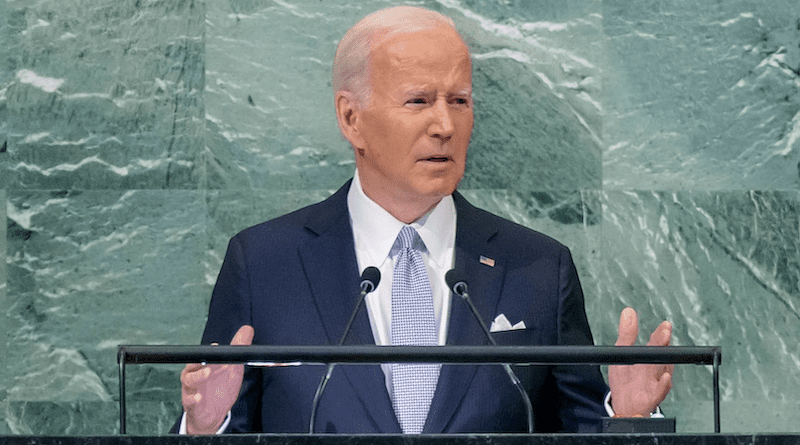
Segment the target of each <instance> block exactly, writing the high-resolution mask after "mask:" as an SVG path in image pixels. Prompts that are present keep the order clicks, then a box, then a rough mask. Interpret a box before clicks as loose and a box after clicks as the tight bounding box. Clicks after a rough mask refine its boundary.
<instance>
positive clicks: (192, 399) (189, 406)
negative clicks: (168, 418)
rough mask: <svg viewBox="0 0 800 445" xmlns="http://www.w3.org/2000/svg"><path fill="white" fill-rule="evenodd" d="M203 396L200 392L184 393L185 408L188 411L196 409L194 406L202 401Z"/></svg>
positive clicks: (182, 397) (182, 398)
mask: <svg viewBox="0 0 800 445" xmlns="http://www.w3.org/2000/svg"><path fill="white" fill-rule="evenodd" d="M202 398H203V396H202V395H201V394H199V393H191V394H189V393H184V394H183V395H182V396H181V404H183V409H184V410H185V411H186V412H187V413H188V412H191V411H192V410H194V408H195V407H196V406H197V405H198V404H199V403H200V400H202Z"/></svg>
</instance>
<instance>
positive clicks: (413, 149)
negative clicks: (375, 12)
mask: <svg viewBox="0 0 800 445" xmlns="http://www.w3.org/2000/svg"><path fill="white" fill-rule="evenodd" d="M371 54H372V57H371V60H370V79H371V86H372V89H371V90H372V94H371V100H370V103H369V104H368V105H367V107H366V108H365V109H363V110H360V111H358V112H356V114H357V117H356V123H357V130H358V131H357V132H358V136H359V137H357V138H355V140H354V139H351V142H352V143H353V146H354V148H355V151H356V165H357V167H358V169H359V176H360V179H361V184H362V187H363V189H364V192H365V193H366V194H367V196H369V197H370V199H372V200H373V201H375V202H377V203H378V204H379V205H381V206H382V207H383V208H385V209H386V210H387V211H389V213H391V214H392V215H394V216H395V217H396V218H398V219H400V220H402V221H404V222H411V221H413V220H415V219H417V218H419V217H420V216H422V215H423V214H424V213H425V212H426V211H428V210H429V209H430V208H432V207H433V206H435V205H436V204H437V203H438V202H439V201H440V200H441V199H442V198H443V197H444V196H447V195H449V194H451V193H453V191H454V190H455V189H456V186H457V185H458V183H459V181H460V180H461V177H462V176H463V175H464V167H465V164H466V159H467V148H468V147H469V140H470V136H471V134H472V125H473V112H472V66H471V62H470V57H469V51H468V50H467V47H466V46H465V45H464V43H463V42H462V41H461V38H460V37H458V35H457V34H456V33H455V32H454V31H453V30H452V29H449V28H446V27H442V28H441V29H438V28H437V29H432V30H425V31H418V32H413V33H406V34H400V35H396V36H393V37H391V38H389V39H388V40H386V41H384V42H383V43H381V44H379V46H377V47H376V48H373V49H372V53H371ZM409 219H410V220H409Z"/></svg>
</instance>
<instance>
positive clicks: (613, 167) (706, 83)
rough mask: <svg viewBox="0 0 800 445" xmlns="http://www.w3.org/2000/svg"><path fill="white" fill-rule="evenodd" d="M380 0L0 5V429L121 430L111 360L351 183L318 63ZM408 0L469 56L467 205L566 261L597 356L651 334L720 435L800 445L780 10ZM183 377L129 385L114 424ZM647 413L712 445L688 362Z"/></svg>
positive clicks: (794, 253) (188, 328)
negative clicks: (239, 245) (678, 354)
mask: <svg viewBox="0 0 800 445" xmlns="http://www.w3.org/2000/svg"><path fill="white" fill-rule="evenodd" d="M399 3H404V2H394V1H388V0H367V1H363V2H346V1H319V0H207V1H201V0H171V1H141V0H90V1H89V0H87V1H84V2H72V1H67V2H65V1H62V0H38V1H30V0H0V60H2V62H1V63H0V202H3V203H5V205H4V206H0V216H5V218H4V219H5V220H6V221H7V224H5V225H0V226H2V227H0V320H2V324H0V435H2V434H52V435H63V434H66V435H81V434H113V433H115V432H116V431H118V425H117V419H118V413H117V397H118V396H117V374H116V373H117V371H116V361H115V360H116V346H117V345H118V344H194V343H197V342H198V340H199V337H200V333H201V331H202V327H203V324H204V317H205V311H206V308H207V304H208V299H209V296H210V291H211V286H212V285H213V282H214V280H215V277H216V273H217V271H218V269H219V266H220V264H221V261H222V256H223V254H224V249H225V246H226V243H227V239H228V238H229V237H230V236H232V235H233V234H234V233H236V232H237V231H238V230H241V229H242V228H244V227H246V226H248V225H251V224H254V223H257V222H260V221H262V220H264V219H268V218H271V217H274V216H277V215H280V214H283V213H285V212H287V211H290V210H293V209H296V208H298V207H301V206H303V205H306V204H310V203H313V202H316V201H319V200H320V199H323V198H324V197H326V196H328V195H329V194H330V193H331V192H332V191H333V190H335V189H336V188H338V187H339V186H340V185H341V184H342V183H343V182H344V181H345V180H346V179H347V178H348V177H350V175H351V174H352V170H353V161H352V154H351V152H350V150H349V148H348V147H347V144H346V143H345V142H344V141H343V140H342V139H341V137H340V136H339V135H338V131H337V128H336V123H335V119H334V115H333V109H332V100H331V94H332V93H331V90H330V81H329V72H330V64H331V58H332V54H333V51H334V49H335V46H336V42H337V41H338V39H339V38H340V37H341V35H342V34H343V33H344V31H345V30H346V29H347V28H348V27H349V26H351V25H352V24H353V23H355V22H356V21H357V20H358V19H359V18H360V17H362V16H363V15H365V14H367V13H369V12H371V11H374V10H376V9H378V8H381V7H384V6H387V5H390V4H399ZM413 3H414V4H422V5H424V6H427V7H429V8H431V9H435V10H438V11H441V12H444V13H446V14H448V15H451V16H452V17H453V18H454V20H455V21H456V22H457V24H458V25H459V27H460V28H461V29H462V30H463V32H464V34H465V36H466V38H467V40H468V41H469V44H470V46H471V47H472V49H473V53H474V56H475V62H474V83H475V90H476V91H475V100H476V126H475V132H474V136H473V141H472V144H471V148H470V163H469V167H468V171H467V175H466V177H465V179H464V181H463V182H462V185H461V189H462V191H463V192H464V194H465V195H466V196H467V197H468V198H469V199H470V200H471V201H473V202H474V203H475V204H478V205H480V206H482V207H484V208H487V209H489V210H491V211H494V212H496V213H499V214H501V215H504V216H506V217H508V218H510V219H512V220H515V221H518V222H520V223H522V224H525V225H527V226H530V227H533V228H536V229H537V230H541V231H543V232H545V233H547V234H550V235H552V236H554V237H556V238H558V239H560V240H561V241H562V242H564V243H565V244H567V245H569V246H570V248H571V249H572V250H573V252H574V255H575V259H576V263H577V265H578V268H579V270H580V273H581V279H582V282H583V285H584V289H585V292H586V294H587V311H588V312H589V318H590V321H591V323H592V326H593V329H594V331H595V336H596V340H597V342H598V343H601V344H611V343H613V341H614V339H615V329H616V318H617V317H618V313H619V311H620V310H621V309H622V308H623V307H624V306H626V305H632V306H634V307H636V308H637V309H638V310H639V311H640V313H641V318H642V320H643V324H644V326H643V330H649V329H652V328H653V327H654V326H655V325H656V324H657V323H658V322H659V321H660V320H661V319H664V318H666V319H670V320H672V321H673V323H674V325H675V336H674V343H675V344H678V345H712V344H713V345H722V347H723V367H722V394H723V406H722V408H723V411H722V428H723V431H727V432H754V431H794V432H797V431H800V427H798V426H797V425H798V423H797V422H796V419H797V418H800V402H798V400H800V389H798V388H800V347H798V339H799V338H800V314H799V311H798V310H799V309H800V287H799V285H798V282H799V281H800V264H798V263H800V171H799V169H800V165H799V162H798V161H800V47H798V43H800V6H798V5H795V4H794V2H774V1H771V0H758V1H754V0H728V1H725V2H706V1H698V0H695V1H689V0H660V1H649V0H633V1H630V0H625V1H623V0H570V1H563V0H562V1H546V0H505V1H499V0H482V1H479V0H439V1H434V0H424V1H415V2H413ZM3 260H4V261H3ZM645 337H646V336H645V335H644V334H643V335H642V339H644V338H645ZM179 369H180V368H179V367H169V366H152V367H151V366H136V367H130V368H128V372H129V376H128V384H129V394H128V397H129V432H131V433H135V434H163V433H165V432H166V430H167V429H168V428H169V426H170V425H171V424H172V422H173V421H174V419H175V418H176V417H177V415H178V413H179V412H180V402H179V384H178V378H177V375H178V373H179ZM664 409H665V410H666V411H667V413H668V414H670V415H674V416H676V417H677V418H678V430H679V431H682V432H707V431H712V419H711V373H710V370H709V369H707V368H705V367H693V366H681V367H679V368H678V370H677V372H676V376H675V389H674V390H673V391H672V393H671V394H670V396H669V398H668V399H667V400H666V401H665V403H664Z"/></svg>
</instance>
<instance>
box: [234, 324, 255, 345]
mask: <svg viewBox="0 0 800 445" xmlns="http://www.w3.org/2000/svg"><path fill="white" fill-rule="evenodd" d="M254 335H255V331H254V330H253V327H252V326H250V325H244V326H242V327H241V328H239V330H238V331H236V335H234V336H233V340H231V346H246V345H249V344H251V343H253V336H254Z"/></svg>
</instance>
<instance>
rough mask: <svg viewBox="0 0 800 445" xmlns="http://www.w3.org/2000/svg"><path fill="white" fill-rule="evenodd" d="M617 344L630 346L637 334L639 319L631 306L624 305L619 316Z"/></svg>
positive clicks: (634, 341)
mask: <svg viewBox="0 0 800 445" xmlns="http://www.w3.org/2000/svg"><path fill="white" fill-rule="evenodd" d="M618 333H619V334H618V336H617V342H616V343H615V344H616V345H617V346H631V345H633V344H634V343H636V337H637V336H638V335H639V319H638V317H637V315H636V311H635V310H633V308H630V307H626V308H625V309H623V310H622V313H621V314H620V316H619V330H618Z"/></svg>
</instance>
